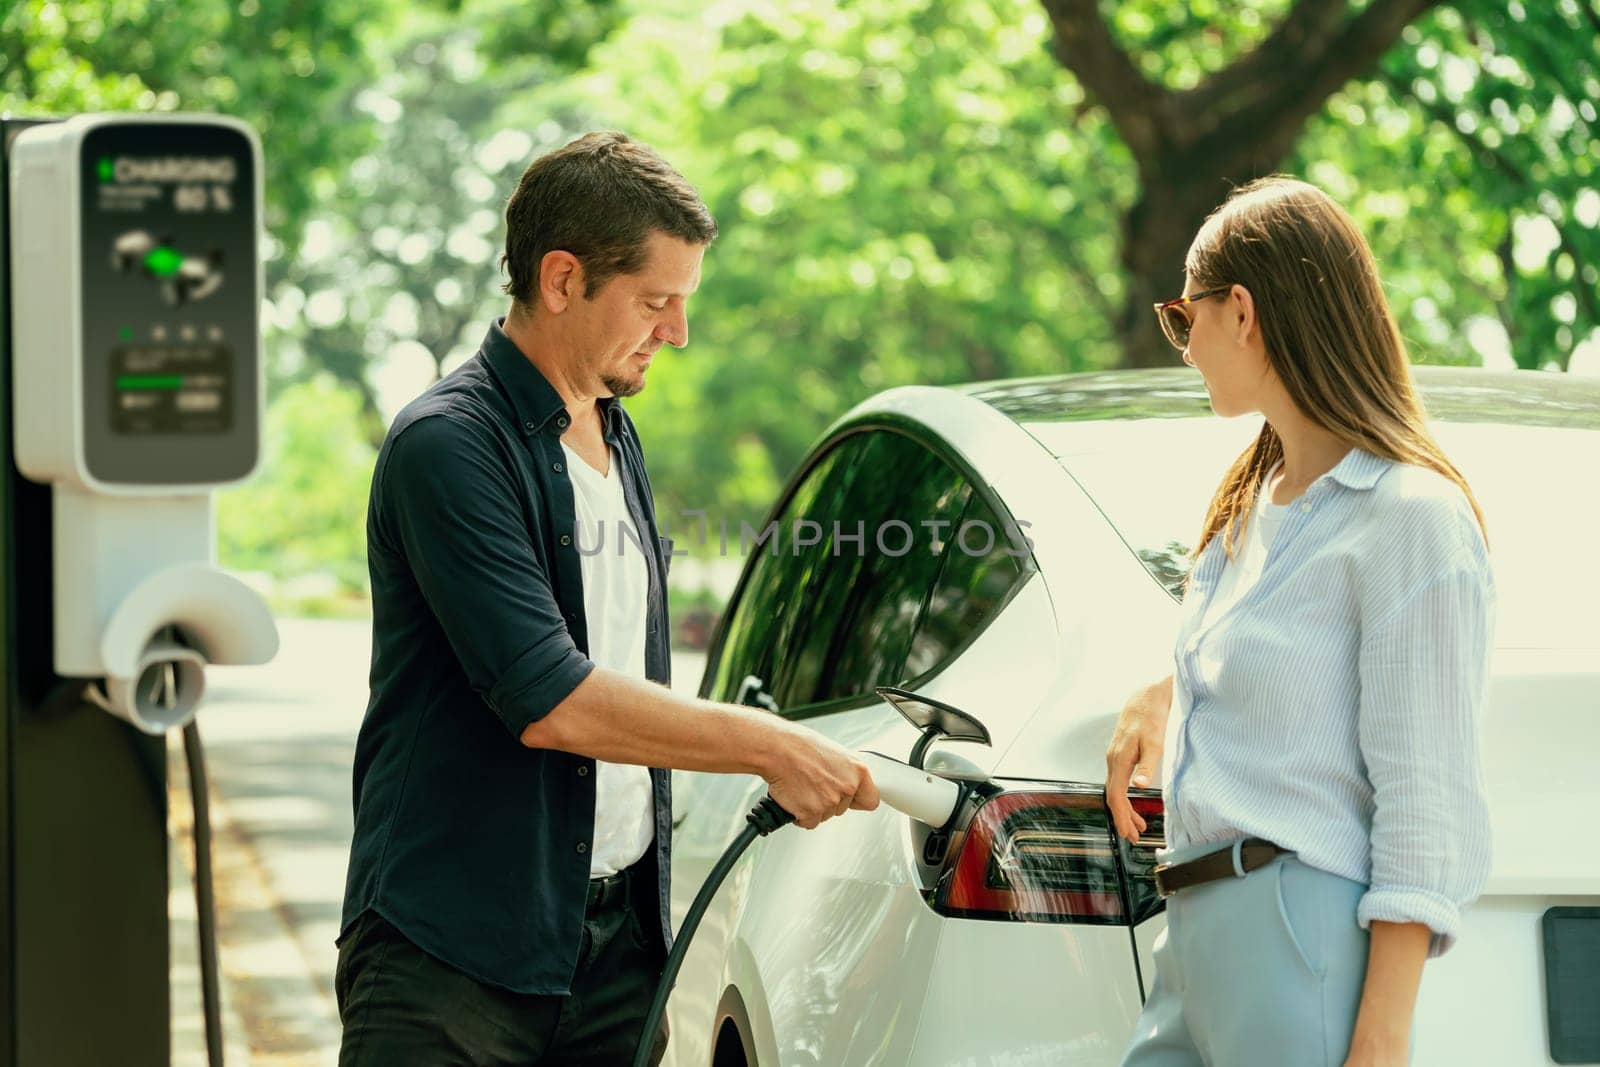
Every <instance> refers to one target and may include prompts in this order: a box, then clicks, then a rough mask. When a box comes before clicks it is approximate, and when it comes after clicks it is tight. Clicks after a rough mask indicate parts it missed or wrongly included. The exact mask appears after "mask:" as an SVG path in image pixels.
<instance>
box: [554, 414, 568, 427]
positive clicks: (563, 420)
mask: <svg viewBox="0 0 1600 1067" xmlns="http://www.w3.org/2000/svg"><path fill="white" fill-rule="evenodd" d="M556 425H557V426H559V427H561V428H562V429H563V430H565V429H566V428H567V417H566V416H565V415H562V416H561V417H560V418H558V419H556Z"/></svg>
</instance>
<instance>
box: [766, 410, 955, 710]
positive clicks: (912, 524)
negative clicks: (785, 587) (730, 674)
mask: <svg viewBox="0 0 1600 1067" xmlns="http://www.w3.org/2000/svg"><path fill="white" fill-rule="evenodd" d="M860 440H861V444H860V446H859V447H855V448H852V449H850V455H849V459H848V460H847V461H843V462H844V463H847V464H848V467H849V470H848V475H847V478H848V488H847V490H846V491H845V492H844V493H842V494H841V495H840V496H839V497H838V498H837V500H836V501H833V503H835V505H836V506H835V507H834V508H833V510H832V511H831V512H829V511H820V510H819V511H818V512H817V513H815V514H814V515H812V516H810V517H811V518H814V519H815V520H816V521H817V522H818V523H819V525H820V526H822V527H823V529H824V531H825V532H824V533H823V536H822V539H821V542H820V543H819V544H817V545H815V546H814V547H811V548H808V549H805V550H804V551H805V552H806V554H807V555H808V556H809V566H808V567H807V572H806V573H807V582H806V588H805V592H804V594H803V602H804V608H803V611H802V612H801V614H800V617H798V618H797V620H796V623H795V627H794V629H793V631H792V632H791V633H790V635H789V637H790V640H789V645H788V649H787V651H786V653H785V655H784V657H783V659H782V660H781V661H780V662H779V663H778V664H777V666H776V669H775V673H776V678H775V679H774V685H773V686H772V687H771V692H772V694H773V696H774V697H776V698H777V700H778V703H779V705H780V706H781V707H783V708H799V707H804V706H806V705H809V704H820V703H822V702H824V701H829V700H838V699H840V698H842V697H849V696H855V695H857V694H861V693H869V692H871V691H872V690H873V688H874V687H876V686H880V685H893V684H895V683H897V682H901V681H904V680H905V677H904V675H905V662H906V653H907V652H908V651H909V649H910V647H911V638H912V635H913V634H914V633H915V630H916V625H917V619H918V617H919V616H920V615H921V612H922V606H923V604H924V603H925V602H926V601H927V599H928V594H929V592H930V590H931V589H932V588H933V585H934V582H935V580H936V579H937V578H938V575H939V567H940V564H941V559H942V556H943V554H944V550H945V546H946V544H948V541H947V540H946V539H945V538H948V537H949V536H950V531H952V530H953V529H954V528H955V526H956V524H957V522H958V521H959V519H960V518H961V513H962V511H963V509H964V508H965V506H966V502H967V496H968V494H969V493H970V490H969V489H968V487H967V485H966V482H965V481H964V480H963V479H962V477H961V476H960V475H959V474H958V473H956V471H955V470H953V469H952V468H951V467H950V466H949V465H948V464H946V463H945V462H944V461H943V460H941V459H940V458H939V457H938V456H936V455H934V454H933V453H932V452H930V451H928V450H927V449H926V448H924V447H923V446H922V445H920V444H918V443H917V442H915V441H913V440H911V439H910V438H909V437H906V436H904V435H902V434H897V433H891V432H887V431H875V432H872V433H869V434H865V435H862V437H861V438H860ZM925 524H928V525H925ZM939 524H943V525H942V526H941V525H939ZM858 535H859V537H860V540H859V541H858V540H856V538H857V536H858Z"/></svg>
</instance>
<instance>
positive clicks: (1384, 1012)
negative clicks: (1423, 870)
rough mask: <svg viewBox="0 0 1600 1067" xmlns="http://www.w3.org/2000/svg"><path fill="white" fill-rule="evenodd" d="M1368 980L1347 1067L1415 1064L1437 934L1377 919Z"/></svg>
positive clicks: (1413, 925) (1419, 925)
mask: <svg viewBox="0 0 1600 1067" xmlns="http://www.w3.org/2000/svg"><path fill="white" fill-rule="evenodd" d="M1369 929H1370V931H1371V936H1372V943H1371V945H1370V947H1369V949H1368V951H1367V977H1366V981H1365V982H1364V983H1362V986H1361V1004H1360V1006H1358V1007H1357V1008H1356V1028H1355V1033H1353V1034H1352V1035H1351V1036H1350V1056H1349V1058H1348V1059H1346V1060H1345V1061H1344V1063H1345V1067H1389V1065H1390V1064H1395V1065H1397V1067H1405V1065H1406V1064H1408V1063H1410V1062H1411V1016H1412V1013H1413V1011H1414V1010H1415V1009H1416V1004H1417V986H1418V985H1419V984H1421V982H1422V965H1423V962H1424V961H1425V960H1427V958H1428V945H1429V942H1430V941H1431V940H1432V938H1433V932H1432V931H1431V930H1429V929H1428V927H1426V926H1424V925H1423V924H1422V923H1393V922H1385V921H1383V920H1382V919H1374V920H1372V922H1371V924H1370V927H1369Z"/></svg>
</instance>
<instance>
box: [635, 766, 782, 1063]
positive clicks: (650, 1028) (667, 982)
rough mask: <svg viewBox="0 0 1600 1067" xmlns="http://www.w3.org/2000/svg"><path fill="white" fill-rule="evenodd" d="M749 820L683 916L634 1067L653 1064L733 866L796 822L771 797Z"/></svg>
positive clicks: (764, 801)
mask: <svg viewBox="0 0 1600 1067" xmlns="http://www.w3.org/2000/svg"><path fill="white" fill-rule="evenodd" d="M745 821H746V823H748V825H747V826H745V828H744V829H743V830H742V831H741V832H740V833H739V836H738V837H736V838H734V840H733V844H731V845H729V846H728V848H727V850H726V851H725V852H723V853H722V858H721V859H719V860H718V861H717V865H716V866H715V867H713V868H711V873H710V874H709V875H707V876H706V880H705V882H704V883H703V884H702V885H701V886H700V892H699V894H697V895H696V896H695V898H694V903H693V904H691V905H690V906H689V914H687V915H685V916H684V917H683V927H682V928H681V929H680V930H679V931H678V937H677V939H676V940H675V941H674V942H673V944H672V953H671V954H670V955H668V956H667V965H666V967H665V968H664V969H663V970H662V972H661V983H660V984H659V985H657V986H656V999H655V1000H653V1001H651V1002H650V1014H649V1015H647V1016H645V1020H644V1029H643V1030H642V1031H640V1033H639V1045H638V1048H637V1049H635V1050H634V1053H633V1067H648V1065H649V1063H650V1047H651V1046H652V1045H654V1044H655V1039H656V1028H657V1027H658V1026H660V1025H661V1016H662V1014H663V1013H664V1012H665V1011H666V1010H667V998H668V997H669V996H671V995H672V987H673V986H674V985H676V984H677V981H678V971H679V970H680V969H681V968H682V967H683V957H684V956H686V955H687V954H688V952H689V942H690V941H692V940H694V933H695V931H696V930H698V929H699V928H700V920H701V919H702V918H704V917H705V913H706V909H707V908H709V907H710V906H711V898H712V897H714V896H716V895H717V890H718V889H719V888H720V887H721V886H722V882H723V879H725V878H727V877H728V872H729V871H731V870H733V865H734V864H735V863H737V862H739V857H740V856H742V855H744V850H745V849H747V848H749V847H750V843H751V842H752V841H754V840H755V839H756V838H758V837H765V836H767V835H768V834H770V833H772V831H774V830H776V829H778V828H779V827H782V826H787V825H788V824H789V823H792V822H794V816H793V815H791V814H789V813H788V812H787V811H784V810H783V808H781V807H779V806H778V802H777V801H775V800H773V799H772V798H771V797H770V796H767V797H762V798H761V803H759V804H757V805H756V806H755V807H754V808H751V809H750V814H748V815H746V816H745Z"/></svg>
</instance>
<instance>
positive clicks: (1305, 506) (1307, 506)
mask: <svg viewBox="0 0 1600 1067" xmlns="http://www.w3.org/2000/svg"><path fill="white" fill-rule="evenodd" d="M1300 510H1301V511H1310V510H1311V501H1309V500H1307V501H1305V502H1304V503H1302V504H1301V505H1300Z"/></svg>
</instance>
